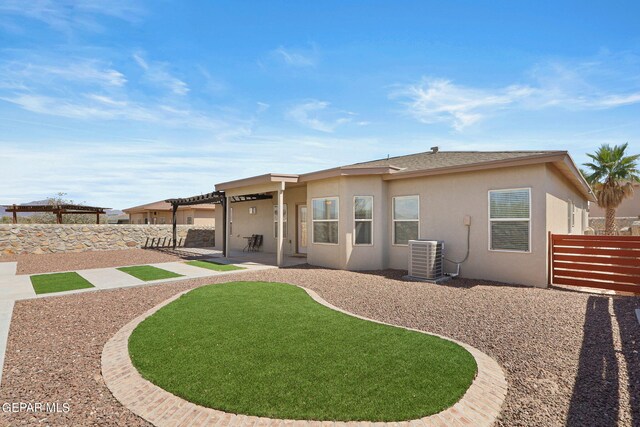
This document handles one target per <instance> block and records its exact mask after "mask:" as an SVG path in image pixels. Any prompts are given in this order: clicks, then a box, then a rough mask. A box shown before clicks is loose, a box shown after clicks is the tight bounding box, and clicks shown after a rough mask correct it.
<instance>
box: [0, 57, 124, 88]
mask: <svg viewBox="0 0 640 427" xmlns="http://www.w3.org/2000/svg"><path fill="white" fill-rule="evenodd" d="M0 70H1V72H2V76H0V84H4V87H7V86H9V85H11V84H12V85H13V86H14V87H16V86H17V85H21V86H22V87H26V86H28V85H32V84H33V83H38V84H41V83H49V84H51V83H52V82H53V81H56V80H64V81H70V80H71V81H75V82H83V83H90V84H98V85H106V86H115V87H118V86H123V85H125V84H126V83H127V79H126V78H125V76H124V74H122V73H121V72H120V71H118V70H115V69H113V68H112V67H110V66H109V65H108V64H105V63H103V62H101V61H97V60H87V59H79V60H71V61H69V62H68V63H67V64H66V65H61V64H51V63H38V62H35V61H32V60H30V59H27V60H23V61H9V62H7V63H5V64H3V65H2V66H1V67H0Z"/></svg>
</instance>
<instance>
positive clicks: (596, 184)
mask: <svg viewBox="0 0 640 427" xmlns="http://www.w3.org/2000/svg"><path fill="white" fill-rule="evenodd" d="M627 145H629V144H628V143H625V144H622V145H614V146H613V147H611V146H610V145H609V144H602V145H601V146H600V148H598V150H597V151H596V152H595V154H587V156H589V157H590V158H591V159H592V160H593V161H592V162H591V163H585V164H584V166H586V167H587V168H589V169H590V170H589V172H587V175H586V176H585V178H586V179H587V181H588V182H589V184H591V187H593V190H594V192H595V195H596V199H597V200H598V206H600V207H601V208H603V209H604V210H605V212H606V215H605V225H604V233H605V234H606V235H612V234H613V233H614V229H615V223H616V209H617V208H618V206H620V203H622V201H623V200H624V199H626V198H628V197H631V196H632V195H633V183H634V182H640V170H639V169H638V159H639V158H640V154H635V155H631V156H627V155H625V154H626V153H625V151H626V150H627Z"/></svg>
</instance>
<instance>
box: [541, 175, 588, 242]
mask: <svg viewBox="0 0 640 427" xmlns="http://www.w3.org/2000/svg"><path fill="white" fill-rule="evenodd" d="M546 174H547V177H546V180H545V186H546V192H547V193H546V204H547V214H546V223H547V231H550V232H552V233H554V234H584V230H585V228H586V227H587V226H588V224H589V211H588V200H587V199H585V197H584V196H583V195H581V194H580V193H579V192H578V191H577V190H576V189H575V187H573V186H572V185H571V184H570V183H569V182H568V181H567V180H566V178H565V177H564V176H562V175H561V174H560V173H559V172H558V170H557V169H556V168H555V167H553V166H550V165H549V166H547V167H546ZM569 202H572V203H573V221H572V222H573V226H572V227H570V221H569V209H570V208H569V206H570V205H569Z"/></svg>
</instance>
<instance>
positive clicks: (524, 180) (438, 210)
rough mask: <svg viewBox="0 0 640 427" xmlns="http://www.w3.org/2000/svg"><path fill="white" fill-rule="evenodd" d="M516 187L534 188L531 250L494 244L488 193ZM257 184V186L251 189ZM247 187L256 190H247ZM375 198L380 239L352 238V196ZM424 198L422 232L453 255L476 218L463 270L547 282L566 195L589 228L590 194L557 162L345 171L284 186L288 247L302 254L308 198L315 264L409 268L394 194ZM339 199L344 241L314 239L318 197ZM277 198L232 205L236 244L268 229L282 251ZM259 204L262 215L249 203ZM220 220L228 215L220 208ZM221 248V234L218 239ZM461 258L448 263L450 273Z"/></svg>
mask: <svg viewBox="0 0 640 427" xmlns="http://www.w3.org/2000/svg"><path fill="white" fill-rule="evenodd" d="M514 188H530V189H531V247H530V249H531V250H530V252H527V253H522V252H504V251H491V250H489V222H488V192H489V191H490V190H503V189H514ZM251 190H254V189H251ZM245 191H246V192H247V193H248V192H249V190H245ZM356 195H357V196H373V206H374V216H373V218H374V220H373V245H371V246H355V245H354V244H353V231H354V219H353V198H354V196H356ZM406 195H418V196H420V236H419V237H420V238H425V239H436V240H444V242H445V254H446V257H447V258H449V259H453V260H461V259H462V258H464V256H465V253H466V249H467V227H466V226H465V225H464V223H463V220H464V217H465V216H466V215H469V216H470V217H471V229H470V233H471V234H470V255H469V258H468V260H467V261H466V262H465V263H464V264H462V266H461V271H460V273H461V276H462V277H469V278H477V279H486V280H495V281H500V282H506V283H516V284H524V285H532V286H546V284H547V245H548V242H547V232H548V231H552V232H554V233H566V232H568V231H569V230H568V229H567V225H568V208H567V200H573V202H574V203H575V207H576V208H575V209H576V216H575V218H576V220H575V223H574V227H573V229H572V230H571V232H572V233H580V234H581V233H582V232H583V229H582V227H583V218H582V212H583V210H584V208H585V207H586V204H587V202H586V200H585V198H584V197H583V196H582V195H580V194H579V193H578V191H577V190H576V189H575V188H574V187H573V186H572V184H570V183H569V182H568V181H567V180H566V179H565V178H564V177H563V176H562V175H561V174H560V173H559V172H558V171H557V170H556V169H555V168H554V167H552V166H547V165H544V164H538V165H530V166H520V167H514V168H500V169H493V170H484V171H473V172H466V173H457V174H446V175H436V176H430V177H422V178H412V179H403V180H391V181H384V180H383V179H382V177H381V176H342V177H335V178H329V179H325V180H318V181H311V182H308V183H307V185H306V190H305V187H299V188H292V189H286V190H285V203H286V204H287V205H288V209H289V216H288V228H289V229H288V236H287V239H286V240H285V253H287V254H292V253H294V252H295V243H296V232H297V229H296V221H295V219H296V216H295V215H296V204H298V203H306V204H307V206H308V212H309V224H308V227H309V245H308V257H307V259H308V262H309V263H310V264H312V265H318V266H323V267H330V268H339V269H349V270H376V269H383V268H396V269H402V270H406V269H407V268H408V256H409V254H408V247H407V246H400V245H393V244H392V221H391V218H392V212H391V209H392V198H393V197H395V196H406ZM323 197H339V203H340V207H339V215H340V216H339V218H340V220H339V241H338V244H335V245H333V244H317V243H313V238H312V228H313V227H312V221H311V220H312V199H314V198H323ZM275 202H276V199H275V195H274V199H273V200H263V201H256V202H243V203H233V204H232V206H233V208H234V214H233V222H234V224H233V235H232V237H231V249H232V250H240V249H242V248H243V247H244V245H245V243H246V241H245V239H242V236H248V235H251V234H263V235H264V239H265V241H264V250H265V251H267V252H275V249H276V241H275V238H274V235H273V210H272V209H273V204H275ZM250 206H256V207H257V209H258V214H257V215H249V213H248V208H249V207H250ZM217 220H218V221H221V220H222V219H221V212H219V213H218V216H217ZM216 240H217V242H216V243H217V244H218V247H221V240H222V239H216ZM454 269H455V264H453V263H446V270H447V271H454Z"/></svg>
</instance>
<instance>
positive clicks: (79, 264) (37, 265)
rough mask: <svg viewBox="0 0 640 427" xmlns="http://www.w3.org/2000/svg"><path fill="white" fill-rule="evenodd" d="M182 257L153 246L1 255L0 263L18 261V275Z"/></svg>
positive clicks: (169, 259) (178, 258)
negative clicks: (147, 247) (152, 248)
mask: <svg viewBox="0 0 640 427" xmlns="http://www.w3.org/2000/svg"><path fill="white" fill-rule="evenodd" d="M181 259H182V258H180V257H179V256H176V255H173V254H170V253H167V252H161V251H156V250H151V249H125V250H113V251H88V252H65V253H56V254H41V255H35V254H25V255H0V262H7V261H17V262H18V274H39V273H51V272H56V271H71V270H86V269H89V268H105V267H121V266H125V265H137V264H149V263H156V262H171V261H180V260H181Z"/></svg>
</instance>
